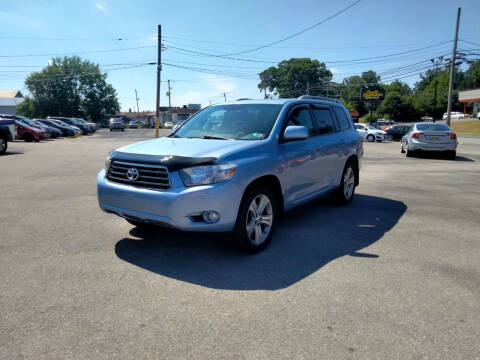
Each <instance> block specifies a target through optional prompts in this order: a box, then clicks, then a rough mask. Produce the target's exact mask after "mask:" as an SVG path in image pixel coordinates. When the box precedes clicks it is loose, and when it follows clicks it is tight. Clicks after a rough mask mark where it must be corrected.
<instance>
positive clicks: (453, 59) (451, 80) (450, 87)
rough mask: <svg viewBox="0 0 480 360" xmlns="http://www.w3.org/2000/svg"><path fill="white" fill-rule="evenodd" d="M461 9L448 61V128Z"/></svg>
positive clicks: (458, 12) (459, 9)
mask: <svg viewBox="0 0 480 360" xmlns="http://www.w3.org/2000/svg"><path fill="white" fill-rule="evenodd" d="M461 11H462V8H458V10H457V26H456V27H455V40H454V41H453V51H452V58H451V59H450V83H449V85H448V107H447V125H448V126H450V115H451V113H452V96H453V77H454V75H455V58H456V56H457V41H458V28H459V26H460V12H461Z"/></svg>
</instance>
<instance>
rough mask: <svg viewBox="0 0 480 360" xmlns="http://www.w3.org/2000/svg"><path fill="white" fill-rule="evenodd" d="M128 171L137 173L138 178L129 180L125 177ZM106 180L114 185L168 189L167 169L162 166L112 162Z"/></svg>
mask: <svg viewBox="0 0 480 360" xmlns="http://www.w3.org/2000/svg"><path fill="white" fill-rule="evenodd" d="M129 169H136V170H137V171H138V178H137V179H136V180H130V179H129V178H128V177H127V173H128V170H129ZM107 179H108V180H110V181H113V182H116V183H120V184H126V185H132V186H136V187H140V188H145V189H155V190H167V189H170V178H169V176H168V169H167V168H166V167H165V166H162V165H151V164H140V163H133V162H125V161H117V160H113V161H112V162H111V163H110V166H109V167H108V172H107Z"/></svg>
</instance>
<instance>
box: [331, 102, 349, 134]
mask: <svg viewBox="0 0 480 360" xmlns="http://www.w3.org/2000/svg"><path fill="white" fill-rule="evenodd" d="M333 111H335V115H336V116H337V120H338V125H339V126H340V130H347V129H350V126H351V125H350V119H349V118H348V117H347V114H345V111H343V109H341V108H339V107H337V106H334V107H333Z"/></svg>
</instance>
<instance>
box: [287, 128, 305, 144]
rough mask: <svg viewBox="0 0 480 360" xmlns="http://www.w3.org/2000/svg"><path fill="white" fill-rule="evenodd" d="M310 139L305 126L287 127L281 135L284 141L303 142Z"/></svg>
mask: <svg viewBox="0 0 480 360" xmlns="http://www.w3.org/2000/svg"><path fill="white" fill-rule="evenodd" d="M309 137H310V134H309V133H308V129H307V128H306V127H305V126H287V128H286V129H285V132H284V133H283V138H284V139H285V141H295V140H305V139H308V138H309Z"/></svg>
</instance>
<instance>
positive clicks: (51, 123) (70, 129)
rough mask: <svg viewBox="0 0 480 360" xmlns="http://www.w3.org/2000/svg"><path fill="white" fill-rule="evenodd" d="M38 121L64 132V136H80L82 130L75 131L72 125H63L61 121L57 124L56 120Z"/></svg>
mask: <svg viewBox="0 0 480 360" xmlns="http://www.w3.org/2000/svg"><path fill="white" fill-rule="evenodd" d="M36 121H38V122H40V123H42V124H45V125H47V126H51V127H53V128H55V129H58V130H60V131H61V132H62V136H77V134H78V135H80V129H75V128H73V127H71V126H70V125H67V124H64V123H62V122H61V121H59V120H58V122H57V121H55V120H47V119H36Z"/></svg>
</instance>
